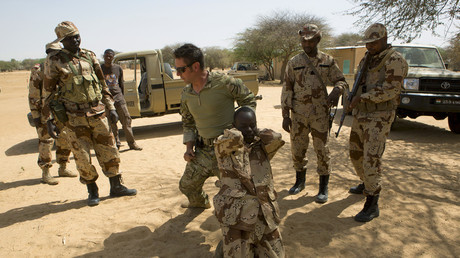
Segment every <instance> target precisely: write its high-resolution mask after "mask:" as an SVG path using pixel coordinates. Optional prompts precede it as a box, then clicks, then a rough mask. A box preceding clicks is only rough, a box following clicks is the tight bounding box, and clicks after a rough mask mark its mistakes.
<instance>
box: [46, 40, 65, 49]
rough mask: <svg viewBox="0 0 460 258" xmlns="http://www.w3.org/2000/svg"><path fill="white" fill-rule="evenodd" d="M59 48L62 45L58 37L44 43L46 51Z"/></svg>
mask: <svg viewBox="0 0 460 258" xmlns="http://www.w3.org/2000/svg"><path fill="white" fill-rule="evenodd" d="M61 49H62V47H61V45H60V44H59V39H55V40H54V41H53V42H50V43H48V44H46V46H45V50H46V51H51V50H61Z"/></svg>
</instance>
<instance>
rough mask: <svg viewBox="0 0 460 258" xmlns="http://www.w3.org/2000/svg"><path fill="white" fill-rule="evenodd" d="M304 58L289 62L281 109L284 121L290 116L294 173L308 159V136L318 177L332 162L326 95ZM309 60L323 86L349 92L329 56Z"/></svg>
mask: <svg viewBox="0 0 460 258" xmlns="http://www.w3.org/2000/svg"><path fill="white" fill-rule="evenodd" d="M307 58H309V57H308V56H307V54H306V53H305V52H302V53H300V54H298V55H296V56H294V57H293V58H292V59H291V60H289V62H288V65H287V67H286V75H285V79H286V84H285V85H284V87H283V90H282V93H281V108H282V112H283V117H289V113H290V112H291V121H292V125H291V152H292V159H293V161H294V169H295V170H296V171H302V170H303V169H305V168H306V165H307V162H308V158H307V157H306V155H305V154H306V152H307V149H308V144H309V134H310V133H311V135H312V139H313V148H314V150H315V152H316V155H317V157H318V166H317V172H318V174H319V175H329V174H330V171H331V168H330V159H331V158H330V153H329V147H328V146H327V136H328V130H329V128H328V127H329V123H328V121H329V112H328V106H327V103H326V99H327V93H326V92H327V91H326V89H325V88H324V87H323V86H322V85H321V82H320V81H319V80H318V77H317V76H316V75H315V73H314V72H313V71H312V70H311V69H310V67H309V65H308V63H307V60H306V59H307ZM309 59H310V60H311V62H312V63H313V66H314V67H315V68H316V70H317V71H318V72H319V74H320V75H321V78H322V80H323V83H324V84H325V85H328V83H332V85H334V86H335V87H337V88H339V89H340V90H341V92H342V93H343V91H344V90H345V89H348V85H347V83H346V82H345V77H344V76H343V74H342V72H341V71H340V70H339V67H338V66H337V63H336V61H335V60H334V59H333V58H332V56H330V55H327V54H325V53H323V52H321V51H318V54H317V56H315V57H313V58H309Z"/></svg>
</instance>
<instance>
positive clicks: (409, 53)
mask: <svg viewBox="0 0 460 258" xmlns="http://www.w3.org/2000/svg"><path fill="white" fill-rule="evenodd" d="M394 49H395V50H396V51H398V52H399V53H401V54H402V56H403V57H404V59H406V61H407V63H408V64H409V66H410V67H428V68H440V69H444V66H443V64H442V60H441V57H440V56H439V54H438V51H437V50H436V49H435V48H425V47H394Z"/></svg>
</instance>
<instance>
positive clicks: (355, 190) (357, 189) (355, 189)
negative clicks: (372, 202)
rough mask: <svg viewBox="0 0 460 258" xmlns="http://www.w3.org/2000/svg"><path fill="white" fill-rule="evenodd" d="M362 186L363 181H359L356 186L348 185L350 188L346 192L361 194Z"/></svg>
mask: <svg viewBox="0 0 460 258" xmlns="http://www.w3.org/2000/svg"><path fill="white" fill-rule="evenodd" d="M364 188H365V186H364V183H361V184H359V185H357V186H353V187H350V190H349V191H348V192H349V193H352V194H363V191H364Z"/></svg>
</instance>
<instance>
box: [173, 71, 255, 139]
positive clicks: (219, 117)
mask: <svg viewBox="0 0 460 258" xmlns="http://www.w3.org/2000/svg"><path fill="white" fill-rule="evenodd" d="M235 101H236V102H237V103H238V105H239V106H249V107H251V108H253V109H255V108H256V101H255V96H254V94H253V93H252V92H251V91H250V90H249V89H248V88H247V87H246V86H245V85H244V84H243V82H242V81H241V80H240V79H235V78H233V77H231V76H227V75H224V74H221V73H215V72H210V73H209V74H208V79H207V82H206V84H205V86H204V87H203V89H202V90H201V91H200V93H197V92H195V91H194V90H193V87H192V85H191V84H189V85H187V86H185V88H184V90H183V91H182V98H181V109H180V113H181V115H182V124H183V129H184V139H183V142H184V143H186V142H191V141H195V139H196V137H197V135H199V136H201V137H203V138H206V139H212V138H216V137H217V136H219V135H220V134H222V133H223V132H224V129H228V128H231V127H232V123H233V113H234V111H235V104H234V103H235Z"/></svg>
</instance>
